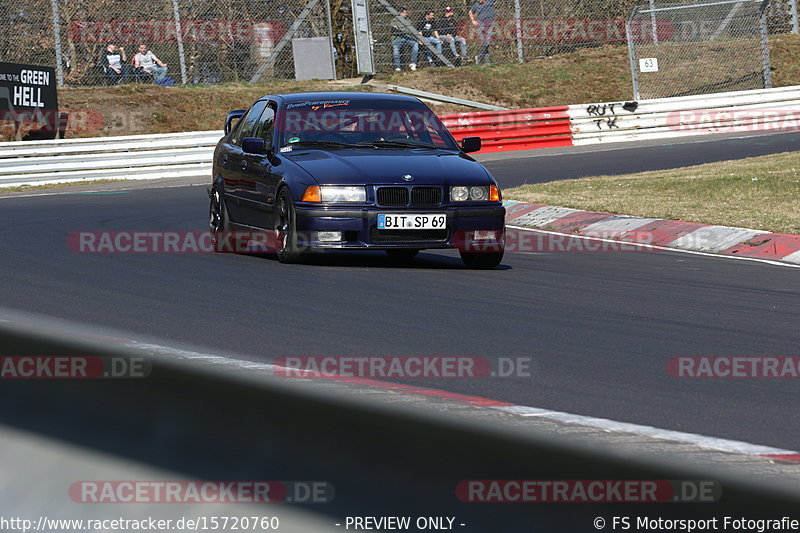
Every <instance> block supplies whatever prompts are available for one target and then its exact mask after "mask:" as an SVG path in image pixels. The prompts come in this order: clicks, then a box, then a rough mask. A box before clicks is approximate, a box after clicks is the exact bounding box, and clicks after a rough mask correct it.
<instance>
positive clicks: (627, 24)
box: [625, 7, 640, 100]
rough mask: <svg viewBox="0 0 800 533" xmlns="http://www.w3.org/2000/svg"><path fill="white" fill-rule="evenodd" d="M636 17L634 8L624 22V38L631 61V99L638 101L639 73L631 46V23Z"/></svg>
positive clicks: (634, 52)
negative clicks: (626, 41)
mask: <svg viewBox="0 0 800 533" xmlns="http://www.w3.org/2000/svg"><path fill="white" fill-rule="evenodd" d="M635 15H636V7H634V8H633V10H631V14H630V16H629V17H628V20H626V21H625V37H626V38H627V40H628V57H629V58H630V61H631V78H632V79H633V99H634V100H639V99H640V98H639V71H638V70H637V68H636V51H635V50H634V48H633V46H634V44H633V36H632V34H631V21H632V20H633V17H634V16H635Z"/></svg>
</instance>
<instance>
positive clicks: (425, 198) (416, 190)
mask: <svg viewBox="0 0 800 533" xmlns="http://www.w3.org/2000/svg"><path fill="white" fill-rule="evenodd" d="M409 191H410V192H411V195H410V196H411V203H410V205H411V206H412V207H436V206H438V205H441V204H442V188H441V187H412V188H410V189H409V188H408V187H378V189H377V191H376V200H377V203H378V205H379V206H381V207H407V206H408V205H409V201H408V200H409Z"/></svg>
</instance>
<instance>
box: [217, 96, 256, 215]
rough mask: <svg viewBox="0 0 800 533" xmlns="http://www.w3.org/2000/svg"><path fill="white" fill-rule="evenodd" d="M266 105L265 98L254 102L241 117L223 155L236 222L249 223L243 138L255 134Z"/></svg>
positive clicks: (230, 212) (228, 200) (230, 207)
mask: <svg viewBox="0 0 800 533" xmlns="http://www.w3.org/2000/svg"><path fill="white" fill-rule="evenodd" d="M265 107H267V102H266V101H265V100H262V101H258V102H256V103H255V104H253V106H252V107H251V108H250V109H249V110H248V111H247V114H246V115H245V116H243V117H242V118H241V119H240V121H239V124H238V127H237V128H236V129H235V130H234V131H233V133H232V134H231V140H230V148H229V150H228V151H227V153H226V154H224V155H223V158H224V157H225V156H227V162H224V163H223V165H224V166H225V167H226V168H227V169H228V170H227V171H226V172H225V177H224V178H223V181H224V184H225V193H226V197H225V200H226V206H227V208H228V215H229V216H230V217H231V219H232V220H233V221H234V222H238V223H240V224H247V219H248V217H247V194H248V186H249V184H248V183H247V181H246V179H245V174H246V170H247V165H248V163H247V162H246V161H245V154H244V152H243V151H242V139H244V138H245V137H252V136H253V132H254V131H255V129H256V127H257V126H258V121H259V119H260V118H261V114H262V113H263V112H264V108H265Z"/></svg>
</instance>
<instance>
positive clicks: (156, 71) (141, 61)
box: [133, 44, 167, 82]
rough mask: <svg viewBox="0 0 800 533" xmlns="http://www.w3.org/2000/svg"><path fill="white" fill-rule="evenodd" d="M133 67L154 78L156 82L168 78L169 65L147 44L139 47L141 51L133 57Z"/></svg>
mask: <svg viewBox="0 0 800 533" xmlns="http://www.w3.org/2000/svg"><path fill="white" fill-rule="evenodd" d="M133 66H134V67H135V68H137V69H142V70H143V71H144V72H147V73H148V74H150V75H151V76H153V81H156V82H157V81H159V80H161V79H163V78H165V77H166V76H167V64H166V63H164V62H163V61H161V60H160V59H159V58H157V57H156V55H155V54H154V53H153V52H152V51H151V50H149V49H148V48H147V45H146V44H140V45H139V51H138V52H137V53H136V55H135V56H133Z"/></svg>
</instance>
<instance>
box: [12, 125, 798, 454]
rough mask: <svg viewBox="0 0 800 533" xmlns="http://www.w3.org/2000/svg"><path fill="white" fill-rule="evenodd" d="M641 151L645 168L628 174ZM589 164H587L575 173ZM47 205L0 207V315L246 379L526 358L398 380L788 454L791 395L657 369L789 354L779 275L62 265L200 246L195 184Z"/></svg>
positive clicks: (549, 258)
mask: <svg viewBox="0 0 800 533" xmlns="http://www.w3.org/2000/svg"><path fill="white" fill-rule="evenodd" d="M773 137H774V139H773V138H770V139H767V138H760V140H759V138H753V139H756V141H753V140H752V139H751V140H750V141H745V140H738V141H737V140H725V141H720V142H719V144H714V145H713V146H714V149H715V150H723V149H725V150H728V152H727V153H728V154H729V157H739V156H741V154H742V153H744V152H745V150H744V148H742V143H745V144H746V143H747V142H749V143H751V144H750V145H749V146H750V149H751V150H752V151H757V150H760V149H762V148H763V144H757V143H758V142H760V143H768V144H769V143H770V142H771V143H772V144H771V145H770V146H772V147H773V148H775V147H776V146H778V145H779V144H780V143H784V144H783V145H781V146H788V145H789V143H792V142H795V141H796V139H797V137H796V136H786V135H784V136H773ZM778 138H781V139H778ZM754 142H756V144H753V143H754ZM681 146H683V148H679V149H678V148H674V147H672V146H664V147H644V148H637V149H635V150H639V152H636V151H635V150H630V151H624V150H615V151H602V152H595V153H588V152H576V153H574V154H570V153H567V154H565V155H559V156H555V155H548V156H546V157H542V158H540V159H536V160H535V161H536V165H532V164H531V159H530V158H526V159H523V160H520V159H515V158H511V157H505V158H503V159H497V160H493V161H491V162H489V164H488V166H489V167H490V168H491V169H492V171H493V172H494V173H495V175H496V176H497V178H498V181H499V182H500V183H501V185H503V186H506V187H508V186H511V185H514V184H517V183H521V182H523V181H526V180H527V181H531V182H532V181H538V180H540V178H543V177H544V176H549V179H557V178H559V177H562V178H563V177H574V175H575V174H576V172H579V171H581V172H583V171H587V172H588V171H591V173H592V174H597V173H599V172H598V171H600V172H608V168H609V166H610V165H612V164H616V167H615V168H617V169H619V170H620V171H626V172H627V171H628V170H629V169H630V167H632V166H636V169H638V170H642V169H646V168H650V167H649V166H648V165H650V166H652V165H655V164H656V162H657V161H668V160H670V158H672V160H673V166H674V161H675V159H674V158H675V155H674V154H676V153H680V154H683V155H682V156H681V157H682V158H689V159H691V157H695V156H696V157H700V156H703V157H708V154H709V153H710V152H711V149H710V146H711V145H709V144H707V143H697V144H696V145H695V144H691V145H687V144H684V145H681ZM725 146H727V148H725ZM786 149H789V148H786ZM776 151H783V150H776ZM642 154H650V156H648V158H647V160H646V162H645V163H643V162H642V158H641V157H639V156H641V155H642ZM687 154H689V155H687ZM691 154H695V156H691V157H690V155H691ZM752 155H757V154H752ZM601 157H602V158H605V162H606V164H604V165H599V166H596V167H595V166H593V165H595V163H596V162H597V161H598V158H601ZM592 158H594V162H592ZM526 160H527V163H525V161H526ZM691 162H692V161H689V162H683V159H682V160H681V164H691ZM587 169H588V170H587ZM622 169H624V170H622ZM58 192H59V193H60V194H52V195H42V196H26V197H12V198H0V224H1V226H0V227H2V230H0V233H2V243H3V252H2V254H0V276H1V277H2V283H0V305H2V306H4V307H7V308H13V309H20V310H24V311H30V312H35V313H41V314H45V315H50V316H55V317H60V318H66V319H69V320H72V321H76V322H83V323H88V324H95V325H101V326H106V327H110V328H114V329H117V330H123V331H127V332H130V334H131V337H132V338H141V337H145V338H158V339H161V340H162V341H166V342H168V343H171V344H175V345H177V346H183V345H193V346H200V347H207V348H208V349H210V350H213V351H214V352H215V353H225V354H231V356H232V357H243V358H245V359H250V360H257V361H264V362H270V361H273V360H274V359H275V358H277V357H280V356H295V355H296V356H324V355H333V356H349V355H357V356H367V355H382V356H388V355H431V356H441V355H450V356H460V355H471V356H480V357H485V358H489V359H492V360H496V359H498V358H501V357H512V358H517V357H528V358H531V376H530V377H513V378H499V377H494V378H483V379H439V380H435V379H429V380H418V381H415V382H413V383H416V384H420V385H426V386H429V387H432V388H437V389H444V390H447V391H452V392H458V393H463V394H470V395H477V396H482V397H486V398H491V399H495V400H502V401H507V402H511V403H515V404H521V405H527V406H534V407H541V408H546V409H553V410H559V411H565V412H570V413H577V414H582V415H590V416H595V417H603V418H610V419H613V420H618V421H625V422H633V423H637V424H644V425H651V426H656V427H660V428H665V429H673V430H679V431H687V432H693V433H700V434H704V435H710V436H715V437H724V438H730V439H737V440H743V441H748V442H752V443H756V444H764V445H770V446H776V447H781V448H788V449H797V447H798V442H799V441H800V424H798V418H797V417H798V415H797V406H798V405H800V391H798V388H797V384H796V381H794V380H791V379H784V380H767V379H761V380H757V379H747V380H741V379H739V380H737V379H729V380H723V379H702V380H693V379H677V378H673V377H670V375H669V374H668V373H667V371H666V364H667V361H668V359H669V358H670V357H674V356H684V355H691V356H699V355H725V356H764V355H782V356H798V355H800V342H799V341H800V327H798V325H800V298H799V297H798V296H800V270H798V269H796V268H789V267H783V266H775V265H770V264H765V263H759V262H752V261H743V260H735V259H726V258H716V257H707V256H700V255H691V254H684V253H677V252H651V253H641V252H628V253H537V254H522V253H510V254H507V255H506V259H505V260H504V262H503V265H502V267H501V268H499V269H497V270H492V271H471V270H467V269H464V268H463V267H462V265H461V261H460V259H459V258H458V255H457V253H454V252H450V251H445V252H440V251H436V252H423V253H422V254H420V256H418V258H417V259H415V260H413V261H412V262H410V263H409V264H408V265H407V266H403V267H397V266H394V265H393V264H392V263H391V262H390V261H389V260H388V259H387V258H386V256H385V254H383V253H382V252H368V253H352V252H350V253H331V254H326V255H325V256H324V257H322V258H320V259H319V260H316V261H315V262H314V263H312V264H308V265H283V264H280V263H278V262H277V261H276V260H274V259H271V258H269V257H259V256H246V255H234V254H210V253H194V254H191V253H190V254H81V253H75V252H73V251H70V249H69V248H68V246H67V236H68V235H69V234H70V233H71V232H76V231H97V230H129V231H130V230H149V231H176V230H192V231H197V230H205V229H206V227H207V211H208V199H207V196H206V191H205V187H203V186H182V187H172V188H164V189H158V188H146V189H133V190H128V191H117V192H114V191H110V192H106V193H97V194H86V193H74V192H73V193H64V192H65V190H61V191H58Z"/></svg>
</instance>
